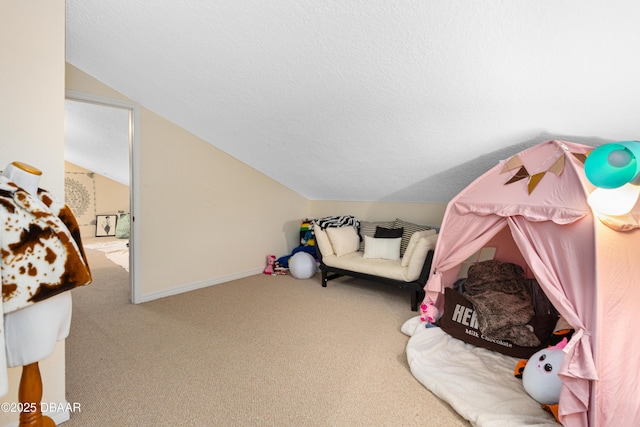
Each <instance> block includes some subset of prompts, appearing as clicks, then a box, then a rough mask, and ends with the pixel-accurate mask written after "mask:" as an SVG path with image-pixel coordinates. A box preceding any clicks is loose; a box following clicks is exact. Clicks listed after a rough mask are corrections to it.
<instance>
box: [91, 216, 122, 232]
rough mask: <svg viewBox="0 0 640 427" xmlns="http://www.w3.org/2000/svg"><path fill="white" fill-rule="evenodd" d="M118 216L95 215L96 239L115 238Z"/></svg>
mask: <svg viewBox="0 0 640 427" xmlns="http://www.w3.org/2000/svg"><path fill="white" fill-rule="evenodd" d="M117 222H118V215H115V214H114V215H96V237H105V236H115V235H116V223H117Z"/></svg>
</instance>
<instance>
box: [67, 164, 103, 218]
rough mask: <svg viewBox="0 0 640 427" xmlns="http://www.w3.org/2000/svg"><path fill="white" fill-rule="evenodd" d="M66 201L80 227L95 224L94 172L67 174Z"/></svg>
mask: <svg viewBox="0 0 640 427" xmlns="http://www.w3.org/2000/svg"><path fill="white" fill-rule="evenodd" d="M64 200H65V203H66V204H67V205H68V206H69V207H70V208H71V211H72V212H73V214H74V215H75V217H76V220H77V221H78V225H80V226H83V225H91V224H95V222H94V220H95V216H96V186H95V179H94V173H92V172H88V173H85V172H65V174H64Z"/></svg>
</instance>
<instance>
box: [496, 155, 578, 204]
mask: <svg viewBox="0 0 640 427" xmlns="http://www.w3.org/2000/svg"><path fill="white" fill-rule="evenodd" d="M572 154H573V155H574V156H575V157H576V158H577V159H578V160H580V161H581V162H583V163H584V159H586V155H584V154H577V153H572ZM564 162H565V155H564V153H562V154H561V155H560V156H559V157H558V158H557V159H556V161H555V162H553V164H552V165H551V167H549V169H547V170H546V171H543V172H537V173H535V174H533V175H530V174H529V171H527V168H526V167H524V163H523V162H522V159H521V158H520V156H518V155H515V156H513V157H512V158H510V159H509V160H507V162H506V163H505V165H504V167H503V168H502V171H500V173H501V174H502V173H505V172H508V171H511V170H513V169H516V168H517V169H518V171H517V172H516V173H515V175H513V176H512V177H511V179H509V181H507V182H505V185H507V184H513V183H514V182H517V181H520V180H523V179H528V180H529V181H528V183H527V189H528V191H529V194H531V193H532V192H533V190H535V189H536V186H537V185H538V184H539V183H540V181H541V180H542V178H543V177H544V175H545V174H546V173H547V172H551V173H552V174H554V175H555V176H560V175H561V174H562V171H564Z"/></svg>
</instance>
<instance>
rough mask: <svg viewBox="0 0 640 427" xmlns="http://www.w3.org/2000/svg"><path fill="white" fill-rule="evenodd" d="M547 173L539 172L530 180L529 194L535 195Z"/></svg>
mask: <svg viewBox="0 0 640 427" xmlns="http://www.w3.org/2000/svg"><path fill="white" fill-rule="evenodd" d="M545 173H546V172H538V173H537V174H535V175H531V179H530V180H529V194H531V193H533V190H535V189H536V186H537V185H538V183H539V182H540V180H541V179H542V177H543V176H544V174H545Z"/></svg>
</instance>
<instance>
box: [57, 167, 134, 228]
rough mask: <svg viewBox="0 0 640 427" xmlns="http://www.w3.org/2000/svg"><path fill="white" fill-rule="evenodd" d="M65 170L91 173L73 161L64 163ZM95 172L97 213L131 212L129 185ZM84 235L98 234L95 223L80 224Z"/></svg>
mask: <svg viewBox="0 0 640 427" xmlns="http://www.w3.org/2000/svg"><path fill="white" fill-rule="evenodd" d="M64 171H65V172H76V173H77V172H79V173H91V172H93V171H90V170H88V169H85V168H82V167H80V166H78V165H75V164H73V163H69V162H65V163H64ZM93 173H94V182H95V200H96V212H95V214H96V215H111V214H116V213H118V212H120V211H122V212H129V186H127V185H124V184H120V183H119V182H117V181H114V180H112V179H109V178H107V177H105V176H103V175H100V174H99V173H95V172H93ZM80 233H81V235H82V237H93V236H95V234H96V228H95V225H90V226H83V225H80Z"/></svg>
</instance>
